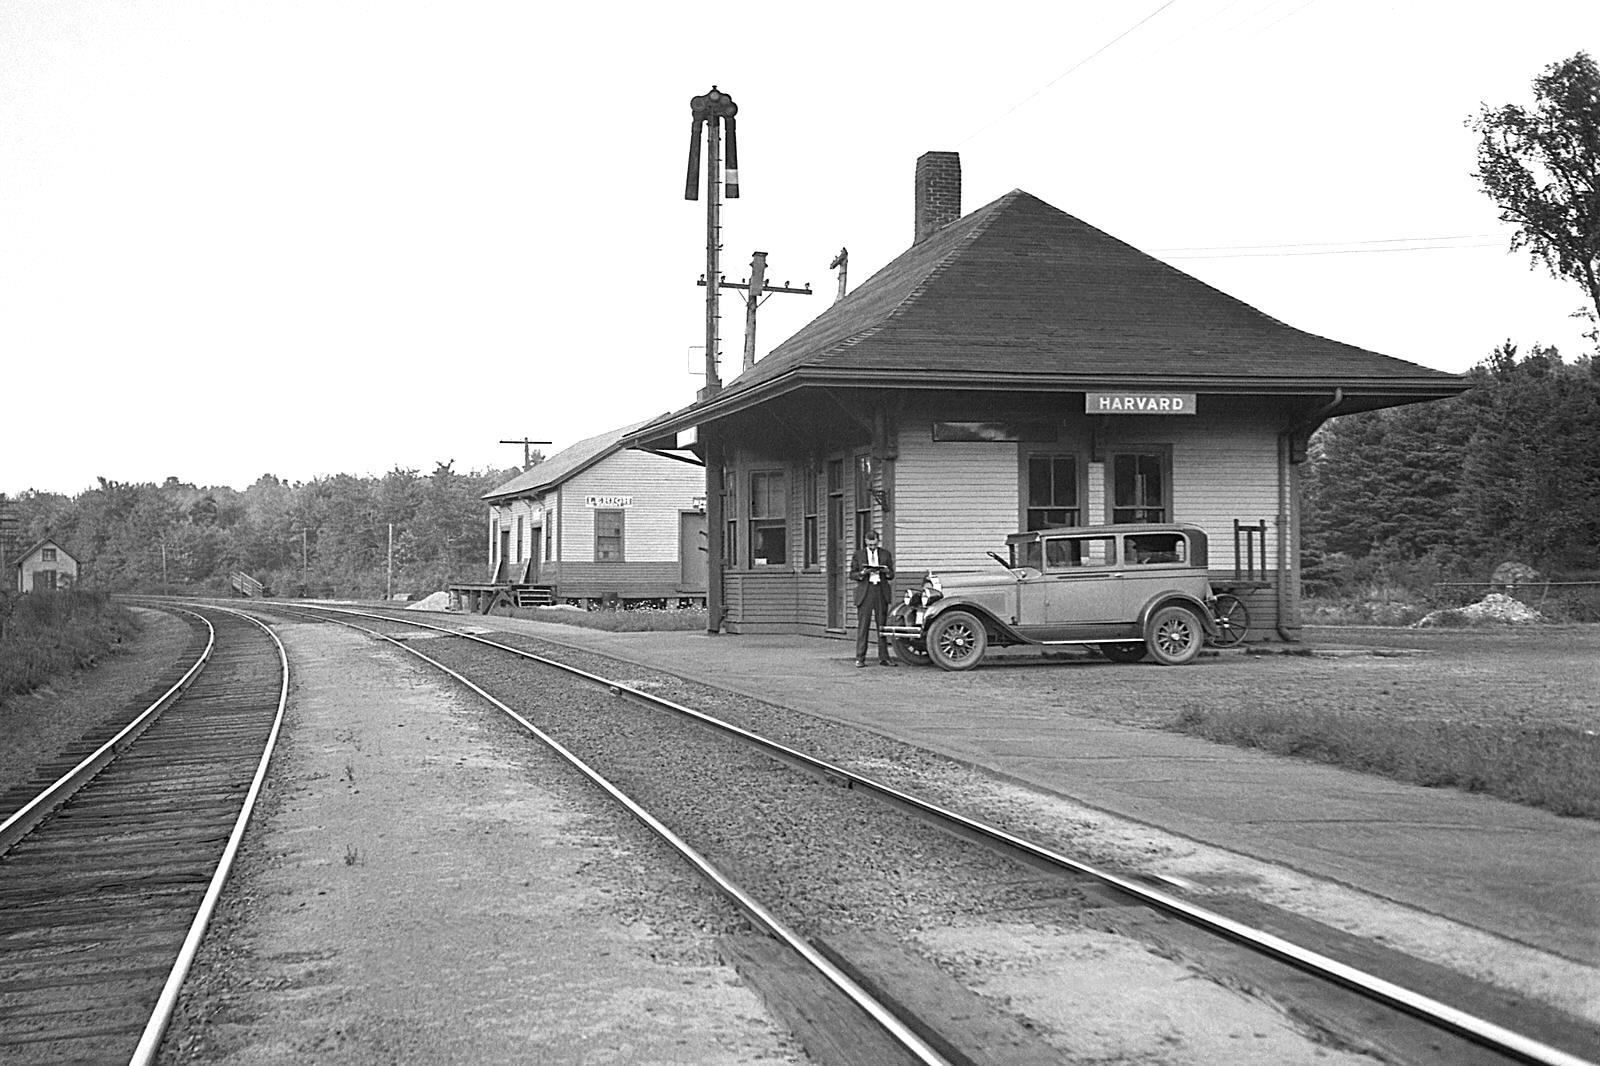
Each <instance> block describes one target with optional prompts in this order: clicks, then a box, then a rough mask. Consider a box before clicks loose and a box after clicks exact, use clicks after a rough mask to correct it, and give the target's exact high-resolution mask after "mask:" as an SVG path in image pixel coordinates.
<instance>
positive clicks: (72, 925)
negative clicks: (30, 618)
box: [0, 608, 288, 1064]
mask: <svg viewBox="0 0 1600 1066" xmlns="http://www.w3.org/2000/svg"><path fill="white" fill-rule="evenodd" d="M189 613H191V614H199V615H201V616H203V617H204V620H205V622H206V625H207V626H208V627H209V628H210V629H211V631H212V639H211V641H210V642H208V643H207V646H206V649H205V652H204V653H203V654H202V655H201V656H200V658H199V659H198V660H197V661H196V662H195V663H194V664H193V666H192V667H191V668H190V670H189V672H188V673H187V674H185V676H184V678H183V680H182V681H180V682H179V683H178V684H177V685H174V686H173V688H172V689H171V690H169V691H168V692H167V693H166V694H165V695H163V696H162V697H161V699H160V700H158V701H156V703H155V704H153V705H151V706H150V707H149V708H146V709H145V710H144V711H143V712H141V713H140V714H138V715H137V716H136V717H135V718H134V720H133V721H131V722H130V723H129V724H128V726H126V727H125V728H124V729H123V730H121V731H120V732H119V733H118V734H117V735H116V736H115V737H113V738H112V739H111V740H109V741H107V742H106V743H105V744H104V745H102V746H101V747H100V748H99V749H98V750H97V751H96V752H95V753H94V754H93V755H91V756H90V757H89V758H87V759H85V760H84V761H83V762H82V763H80V764H78V766H77V767H75V768H73V769H72V770H71V771H68V772H67V773H65V774H63V775H62V776H61V777H60V778H59V779H58V780H57V781H56V782H55V784H53V785H52V786H50V788H49V789H46V790H45V791H44V792H42V793H41V794H40V795H39V796H37V797H35V798H34V800H32V801H30V802H29V803H28V804H25V805H24V806H23V807H22V808H21V809H20V810H19V811H18V812H17V813H16V814H14V815H13V816H11V817H10V818H8V819H7V820H6V821H5V823H4V824H3V825H0V840H3V841H5V843H0V851H3V854H0V1017H3V1019H4V1024H3V1025H0V1061H4V1062H6V1063H8V1064H13V1063H15V1064H22V1063H47V1062H48V1063H54V1062H106V1061H129V1060H130V1059H131V1061H133V1062H135V1063H142V1062H148V1061H150V1060H151V1059H152V1058H153V1057H154V1054H155V1049H156V1046H157V1044H158V1043H159V1040H160V1035H161V1032H162V1030H163V1029H164V1027H165V1025H166V1022H167V1019H168V1017H169V1016H170V1012H171V1009H172V1005H173V1003H174V1002H175V1000H176V995H177V990H178V988H179V986H180V985H181V984H182V980H183V976H184V974H185V972H186V971H187V968H188V965H189V960H190V959H191V958H192V957H193V953H194V950H195V948H196V947H197V946H198V943H199V940H200V936H201V934H202V933H203V932H204V929H205V924H206V921H207V919H208V918H209V915H210V913H211V909H212V908H213V907H214V905H215V902H216V899H217V897H218V895H219V894H220V892H221V888H222V883H223V881H224V879H225V878H226V876H227V872H228V867H229V865H230V863H231V861H232V857H233V854H234V853H235V851H236V850H237V848H238V845H239V840H240V838H241V837H242V835H243V830H244V825H245V822H246V820H247V819H248V817H249V813H250V809H251V806H252V805H253V803H254V799H255V796H256V794H257V792H258V790H259V788H260V783H261V780H262V778H263V776H264V774H265V770H266V766H267V761H268V759H269V758H270V756H271V753H272V747H273V744H274V741H275V739H276V737H277V733H278V729H279V726H280V724H281V721H282V714H283V706H284V702H285V699H286V696H287V693H288V663H287V658H286V657H285V655H284V653H283V649H282V646H281V645H280V644H278V643H277V639H276V637H274V636H272V634H271V633H270V632H269V631H268V630H267V629H266V627H265V626H262V625H261V624H260V623H259V622H256V621H254V620H253V619H248V618H246V617H244V616H242V615H239V614H236V613H234V612H231V611H226V610H223V609H218V608H200V609H199V610H198V612H195V611H191V612H189Z"/></svg>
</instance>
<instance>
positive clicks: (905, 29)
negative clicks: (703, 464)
mask: <svg viewBox="0 0 1600 1066" xmlns="http://www.w3.org/2000/svg"><path fill="white" fill-rule="evenodd" d="M1580 50H1586V51H1589V52H1590V53H1591V54H1600V4H1596V3H1594V2H1593V0H1577V2H1564V0H1563V2H1557V0H1523V2H1522V3H1519V4H1517V5H1515V7H1512V6H1509V5H1506V4H1503V3H1488V2H1481V0H1469V2H1448V0H1433V2H1427V0H1417V2H1414V3H1382V2H1378V0H1170V2H1169V0H1142V2H1133V0H1126V2H1122V3H1099V4H1087V3H1073V2H1067V0H1053V2H1039V3H1008V2H1005V0H996V2H991V3H984V4H976V3H970V2H967V3H939V2H931V0H919V2H915V3H873V2H870V0H869V2H866V3H862V2H859V0H857V2H853V3H813V4H725V5H713V6H711V7H704V6H701V7H699V8H695V7H692V6H684V5H680V4H654V3H652V4H645V3H638V4H621V5H600V4H570V5H554V4H542V3H539V4H536V3H528V2H523V3H510V2H493V0H448V2H444V0H439V2H420V0H370V2H356V0H274V2H266V0H203V2H202V0H193V2H189V0H3V2H0V371H3V373H0V400H3V402H0V492H10V493H16V492H21V491H23V490H26V489H29V488H37V489H43V490H49V491H55V492H63V493H68V494H75V493H77V492H80V491H82V490H83V489H85V488H88V487H90V486H92V485H94V484H95V478H96V477H97V476H104V477H107V478H111V479H114V480H117V481H131V482H143V481H156V482H159V481H162V480H164V479H166V478H167V477H169V476H175V477H177V478H179V479H180V480H182V481H187V482H195V483H197V484H201V485H207V484H210V485H231V486H233V487H235V488H241V489H242V488H244V487H245V486H247V485H249V484H250V483H251V482H253V481H254V480H255V479H256V478H258V477H260V476H261V475H262V474H266V473H271V474H275V475H277V476H279V477H282V478H286V479H289V480H291V481H306V480H310V479H312V478H314V477H317V476H319V475H324V474H335V473H350V474H357V475H361V474H373V475H381V474H382V473H384V472H385V471H388V470H390V469H393V468H395V467H401V468H415V469H418V470H420V471H421V472H423V473H427V472H428V471H429V470H431V469H432V468H433V465H434V464H435V463H436V462H439V461H442V460H453V461H454V462H455V464H456V469H458V470H473V469H485V468H490V467H497V468H504V467H509V466H512V465H514V464H516V463H519V462H520V461H521V458H522V449H521V447H520V446H514V445H503V444H499V443H498V441H499V440H500V439H502V438H522V437H531V438H533V439H535V440H548V441H552V442H553V443H552V444H551V445H549V446H546V447H544V448H543V450H544V451H545V452H546V453H547V454H550V453H553V452H554V451H556V450H558V449H560V448H562V447H565V446H566V445H569V444H571V443H573V442H575V441H577V440H579V439H582V438H583V437H586V436H591V435H593V434H595V433H598V432H602V431H605V430H607V429H611V428H613V427H616V426H620V425H623V424H626V423H630V422H634V421H638V420H640V419H643V418H647V417H651V416H654V415H657V414H660V413H662V412H664V411H668V410H673V409H677V408H679V407H682V406H684V405H686V404H687V403H689V402H690V401H692V399H693V398H694V393H695V390H696V389H697V388H699V387H700V385H701V384H702V379H701V378H700V377H698V376H696V375H695V374H694V373H693V372H694V371H696V370H699V369H701V368H702V367H703V356H702V353H701V352H700V351H699V350H691V349H692V348H693V346H696V345H701V344H703V343H704V306H705V305H704V290H703V289H701V288H699V287H697V286H696V284H695V282H696V279H697V278H698V277H699V276H700V274H701V272H702V271H703V269H704V264H705V213H704V204H703V202H700V203H690V202H686V201H685V200H684V199H683V185H684V177H685V171H686V165H687V151H688V142H689V129H690V113H689V99H690V98H691V97H692V96H695V95H698V94H700V93H703V92H705V91H707V90H708V89H709V88H710V87H711V86H712V85H713V84H715V85H717V86H719V87H720V88H721V89H723V90H724V91H726V92H728V93H729V94H731V95H732V96H733V98H734V99H735V100H736V101H737V103H738V105H739V124H738V125H739V131H738V132H739V163H740V178H741V184H742V187H743V188H742V192H743V196H742V198H741V199H739V200H737V201H732V202H730V203H729V204H728V205H727V207H726V210H725V211H724V216H723V219H724V231H723V243H724V252H723V263H724V272H725V273H726V275H727V277H728V278H729V279H730V280H742V279H743V278H744V277H745V276H746V275H747V273H748V269H749V267H748V264H749V261H750V254H751V252H753V251H755V250H758V249H759V250H763V251H766V252H767V253H768V254H769V270H768V280H769V282H772V283H783V282H788V283H789V284H790V285H792V286H799V285H802V284H803V283H807V282H809V283H810V284H811V287H812V289H813V290H814V292H815V295H812V296H796V295H783V294H774V295H772V296H771V297H769V299H768V302H767V303H766V304H764V305H763V306H762V308H761V311H760V316H759V331H758V340H759V344H758V347H759V349H760V351H762V352H763V353H764V352H766V351H768V350H770V349H771V348H772V347H774V346H775V345H776V344H777V343H778V342H779V341H781V340H783V339H784V338H785V337H787V336H788V335H789V334H791V333H793V332H794V331H795V330H796V329H798V328H799V327H800V326H802V325H803V324H804V323H805V322H807V321H808V320H810V319H811V318H812V317H814V316H815V315H817V314H819V313H821V312H822V311H823V310H825V309H826V307H827V305H828V304H829V303H830V302H831V301H832V299H833V294H834V291H835V286H836V283H835V276H834V274H833V272H832V271H830V270H829V269H828V263H829V261H830V260H831V259H832V258H833V257H834V255H835V254H836V253H837V252H838V251H839V249H840V248H841V247H848V248H849V250H850V260H849V264H850V267H849V269H850V272H849V280H850V282H851V284H852V286H854V285H855V284H857V283H859V282H861V281H865V280H866V279H867V277H869V276H870V275H871V274H872V273H873V272H874V271H876V270H877V269H878V268H879V267H881V266H883V265H884V264H885V263H886V262H888V261H889V260H890V259H892V258H894V257H895V256H896V255H898V254H899V253H900V252H901V251H903V250H904V249H905V248H906V246H907V245H909V244H910V242H911V239H912V200H911V197H912V174H913V168H914V166H915V162H916V158H917V156H919V155H920V154H921V153H923V152H925V151H929V150H945V151H957V152H959V153H960V154H961V159H962V165H963V170H964V183H965V188H964V196H963V201H964V202H963V207H964V210H967V211H971V210H973V209H976V208H978V207H981V206H982V205H984V204H986V203H988V202H990V201H991V200H993V199H995V198H996V197H998V196H1000V195H1002V194H1004V193H1005V192H1007V191H1009V190H1010V189H1013V188H1021V189H1024V190H1026V191H1028V192H1030V193H1033V194H1034V195H1036V196H1039V197H1040V198H1042V199H1044V200H1045V201H1047V202H1049V203H1051V204H1053V205H1055V206H1056V207H1058V208H1060V209H1061V210H1063V211H1066V212H1068V213H1069V214H1072V215H1076V216H1077V217H1079V218H1081V219H1083V220H1084V221H1086V222H1088V223H1090V224H1091V225H1094V226H1097V227H1099V228H1100V229H1103V230H1105V231H1107V232H1108V233H1110V234H1112V235H1113V236H1115V237H1118V238H1120V239H1122V240H1125V241H1127V242H1129V243H1131V244H1133V245H1135V246H1136V247H1138V248H1141V249H1143V250H1145V251H1147V252H1150V253H1152V254H1155V255H1157V256H1158V257H1160V258H1162V259H1165V260H1166V261H1168V262H1170V263H1172V264H1173V265H1175V266H1177V267H1179V268H1180V269H1182V270H1185V271H1188V272H1189V273H1191V274H1193V275H1195V276H1196V277H1199V278H1201V279H1202V280H1204V281H1206V282H1208V283H1210V284H1212V285H1214V286H1216V287H1217V288H1220V289H1222V290H1223V291H1224V292H1227V293H1229V294H1231V295H1233V296H1236V297H1238V298H1239V299H1241V300H1244V301H1245V302H1247V303H1249V304H1252V305H1254V306H1255V307H1258V308H1260V309H1261V310H1262V311H1265V312H1266V313H1268V314H1270V315H1273V316H1274V317H1276V318H1279V319H1281V320H1283V321H1285V322H1287V323H1289V324H1290V325H1293V326H1296V327H1298V328H1301V329H1304V330H1308V331H1310V332H1312V333H1317V334H1320V335H1323V336H1327V337H1331V338H1334V339H1336V340H1340V341H1344V342H1346V343H1350V344H1356V345H1360V346H1362V347H1365V348H1370V349H1373V350H1375V351H1379V352H1382V353H1384V354H1386V355H1392V356H1396V357H1398V358H1401V359H1407V360H1410V361H1413V362H1415V363H1418V364H1420V365H1422V366H1426V367H1432V368H1435V369H1439V370H1447V371H1463V370H1466V369H1468V368H1469V367H1471V366H1473V365H1474V364H1476V363H1477V362H1479V361H1480V360H1481V359H1483V357H1484V356H1485V355H1487V354H1488V352H1489V351H1490V350H1491V349H1492V348H1493V347H1494V346H1495V345H1497V344H1499V343H1500V342H1502V341H1505V340H1507V339H1510V340H1512V341H1514V342H1515V343H1517V344H1518V345H1520V346H1521V347H1522V350H1523V351H1524V352H1525V351H1527V350H1528V348H1529V347H1530V346H1531V345H1532V344H1534V343H1536V342H1537V343H1544V344H1554V345H1556V346H1558V347H1559V348H1560V350H1561V351H1562V353H1563V354H1564V355H1565V356H1566V357H1567V358H1568V359H1569V360H1570V359H1572V358H1574V357H1576V356H1578V355H1580V354H1582V353H1583V352H1584V351H1585V344H1584V342H1583V341H1582V339H1581V336H1580V332H1581V329H1582V324H1581V323H1580V322H1578V321H1577V320H1575V319H1573V318H1571V317H1570V314H1571V312H1572V311H1574V310H1575V309H1577V308H1578V307H1580V306H1581V305H1582V297H1581V293H1580V291H1579V289H1578V287H1577V286H1576V285H1575V284H1573V283H1571V282H1564V281H1556V280H1554V279H1552V278H1550V277H1549V276H1548V274H1546V273H1545V272H1544V270H1543V268H1542V267H1539V268H1534V267H1531V266H1530V262H1529V259H1528V257H1527V255H1526V254H1525V253H1516V254H1512V253H1510V252H1508V250H1507V242H1508V236H1509V229H1508V227H1506V226H1505V225H1504V224H1503V223H1501V222H1500V221H1499V220H1498V218H1497V216H1496V211H1495V208H1494V206H1493V204H1492V203H1491V202H1490V201H1489V200H1488V199H1487V198H1486V197H1484V196H1483V194H1482V193H1481V192H1480V191H1479V190H1478V187H1477V183H1476V181H1475V180H1474V179H1473V178H1472V176H1471V172H1472V170H1473V168H1474V165H1475V159H1474V147H1475V138H1474V136H1473V134H1472V133H1471V131H1470V130H1468V129H1467V128H1466V126H1465V122H1466V120H1467V119H1468V118H1469V117H1471V116H1473V115H1475V114H1476V113H1477V112H1478V110H1479V107H1480V105H1481V104H1484V103H1488V104H1494V105H1498V104H1502V103H1508V102H1512V101H1516V102H1519V103H1525V104H1527V103H1531V102H1532V89H1531V83H1532V80H1533V78H1534V77H1535V76H1537V75H1538V74H1539V72H1540V71H1541V70H1542V69H1543V68H1544V67H1545V66H1547V65H1549V64H1551V63H1554V62H1557V61H1560V60H1562V59H1565V58H1568V57H1570V56H1571V55H1573V54H1574V53H1575V52H1578V51H1580ZM722 314H723V323H724V328H723V365H724V373H723V376H724V379H725V380H726V379H731V378H732V377H734V376H735V375H736V373H737V370H738V366H739V359H740V353H741V351H742V347H743V318H744V308H743V304H742V302H740V300H739V299H738V296H737V294H735V293H729V294H728V295H727V296H726V297H725V298H724V300H723V304H722Z"/></svg>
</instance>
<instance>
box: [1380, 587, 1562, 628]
mask: <svg viewBox="0 0 1600 1066" xmlns="http://www.w3.org/2000/svg"><path fill="white" fill-rule="evenodd" d="M1543 621H1544V615H1542V614H1540V613H1539V612H1538V611H1536V610H1534V609H1533V608H1532V607H1529V606H1528V605H1527V604H1525V603H1523V602H1522V601H1521V600H1517V599H1513V598H1512V597H1510V596H1507V595H1506V594H1505V593H1503V592H1491V593H1489V595H1487V596H1485V597H1484V598H1483V599H1481V600H1479V601H1478V602H1477V603H1473V604H1468V605H1467V606H1466V607H1452V608H1450V609H1448V610H1443V611H1433V612H1432V613H1430V614H1428V615H1426V616H1425V617H1423V618H1422V619H1421V620H1420V621H1418V622H1417V623H1416V624H1415V625H1413V626H1412V628H1413V629H1427V628H1432V627H1435V626H1438V627H1444V626H1456V627H1465V626H1482V625H1508V626H1525V625H1535V624H1537V623H1539V622H1543Z"/></svg>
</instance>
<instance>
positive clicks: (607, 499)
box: [584, 496, 633, 510]
mask: <svg viewBox="0 0 1600 1066" xmlns="http://www.w3.org/2000/svg"><path fill="white" fill-rule="evenodd" d="M584 503H585V504H586V505H587V506H589V507H603V508H605V509H606V510H612V509H614V508H617V507H632V506H633V497H632V496H585V497H584Z"/></svg>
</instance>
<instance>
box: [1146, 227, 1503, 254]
mask: <svg viewBox="0 0 1600 1066" xmlns="http://www.w3.org/2000/svg"><path fill="white" fill-rule="evenodd" d="M1487 238H1496V239H1494V240H1489V239H1487ZM1446 241H1471V242H1473V243H1471V244H1446V243H1444V242H1446ZM1376 245H1405V246H1406V247H1370V246H1376ZM1503 247H1505V237H1504V236H1503V235H1501V234H1495V233H1462V234H1455V235H1451V236H1443V237H1380V238H1375V239H1371V240H1359V241H1301V242H1295V243H1288V244H1236V245H1196V246H1192V247H1186V248H1156V249H1152V250H1151V254H1152V255H1160V256H1164V257H1165V258H1168V259H1246V258H1271V257H1277V256H1299V255H1356V254H1373V253H1385V252H1449V251H1457V250H1468V249H1474V248H1503Z"/></svg>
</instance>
